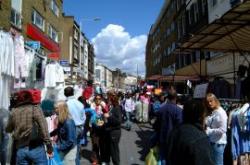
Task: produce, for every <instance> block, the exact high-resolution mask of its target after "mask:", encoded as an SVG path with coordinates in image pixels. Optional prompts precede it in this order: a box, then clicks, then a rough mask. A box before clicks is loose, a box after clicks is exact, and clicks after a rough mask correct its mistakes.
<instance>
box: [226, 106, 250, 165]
mask: <svg viewBox="0 0 250 165" xmlns="http://www.w3.org/2000/svg"><path fill="white" fill-rule="evenodd" d="M230 119H231V120H230V128H231V132H230V133H231V153H232V158H233V160H234V161H238V162H239V161H240V159H239V158H240V156H242V155H245V154H248V153H250V106H249V103H246V104H244V105H243V106H242V107H239V108H237V109H235V110H233V111H232V112H231V114H230Z"/></svg>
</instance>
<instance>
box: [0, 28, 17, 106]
mask: <svg viewBox="0 0 250 165" xmlns="http://www.w3.org/2000/svg"><path fill="white" fill-rule="evenodd" d="M7 64H8V65H7ZM14 66H15V58H14V43H13V39H12V36H11V34H10V33H6V32H3V31H0V98H1V99H0V109H6V110H7V109H8V108H9V105H10V99H9V98H10V84H11V80H12V79H13V77H14V75H15V67H14Z"/></svg>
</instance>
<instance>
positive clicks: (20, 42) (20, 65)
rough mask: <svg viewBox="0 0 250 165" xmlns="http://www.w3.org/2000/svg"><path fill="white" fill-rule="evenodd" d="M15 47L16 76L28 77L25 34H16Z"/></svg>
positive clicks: (18, 77)
mask: <svg viewBox="0 0 250 165" xmlns="http://www.w3.org/2000/svg"><path fill="white" fill-rule="evenodd" d="M14 47H15V78H16V79H20V78H24V77H28V73H29V70H28V65H27V63H28V62H27V60H28V59H27V56H26V55H25V50H24V39H23V36H21V35H20V36H16V37H15V38H14Z"/></svg>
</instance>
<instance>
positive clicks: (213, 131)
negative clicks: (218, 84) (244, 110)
mask: <svg viewBox="0 0 250 165" xmlns="http://www.w3.org/2000/svg"><path fill="white" fill-rule="evenodd" d="M206 103H207V104H206V105H207V108H208V109H209V110H210V111H211V114H210V115H209V116H208V117H207V118H206V133H207V135H208V137H209V139H210V144H211V146H212V150H213V157H214V162H215V165H223V155H224V149H225V146H226V144H227V135H226V132H227V114H226V112H225V110H224V109H223V108H222V107H221V106H220V102H219V100H218V99H217V97H216V96H215V95H214V94H213V93H208V94H207V96H206Z"/></svg>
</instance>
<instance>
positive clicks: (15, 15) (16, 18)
mask: <svg viewBox="0 0 250 165" xmlns="http://www.w3.org/2000/svg"><path fill="white" fill-rule="evenodd" d="M10 21H11V23H13V24H14V25H15V26H16V27H18V28H22V22H21V14H20V13H19V12H17V11H16V10H15V9H11V17H10Z"/></svg>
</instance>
